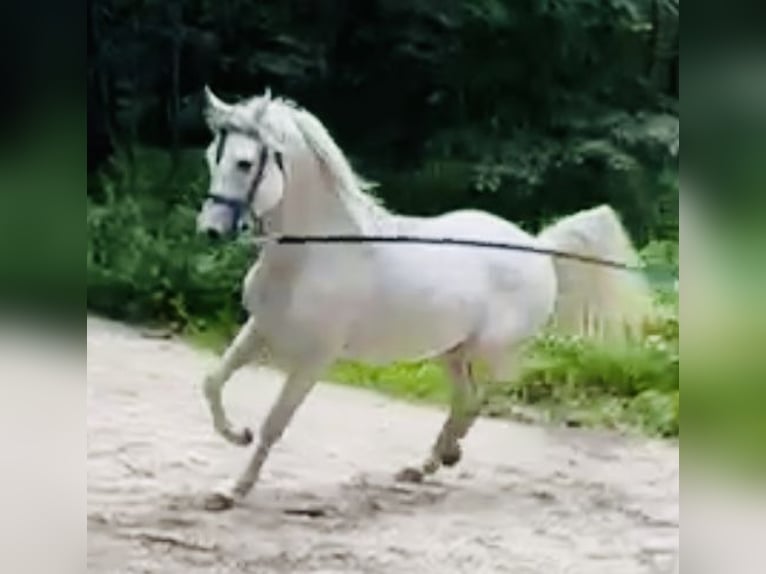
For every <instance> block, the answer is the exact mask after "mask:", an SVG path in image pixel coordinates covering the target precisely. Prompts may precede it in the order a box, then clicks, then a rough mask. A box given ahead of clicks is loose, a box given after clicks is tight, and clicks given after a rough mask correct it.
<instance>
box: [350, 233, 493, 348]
mask: <svg viewBox="0 0 766 574" xmlns="http://www.w3.org/2000/svg"><path fill="white" fill-rule="evenodd" d="M410 249H411V251H410V253H409V254H408V257H407V259H408V261H407V263H409V264H402V262H401V261H397V262H396V263H394V262H392V261H389V262H387V263H391V265H389V266H388V267H381V269H384V271H383V272H382V273H381V275H380V277H379V278H378V281H377V282H376V288H375V290H374V292H373V293H374V294H373V296H372V297H371V298H370V299H369V302H368V304H367V305H364V306H363V308H362V309H361V312H360V313H359V314H358V315H357V317H356V320H355V321H354V322H353V323H352V325H351V328H350V330H349V333H348V337H347V339H346V344H345V346H344V349H343V355H344V357H346V358H353V359H358V360H364V361H373V362H389V361H394V360H418V359H423V358H427V357H432V356H435V355H439V354H442V353H444V352H446V351H448V350H449V349H451V348H454V347H455V346H457V345H459V344H460V343H461V342H463V341H465V340H466V339H467V338H468V337H469V336H470V334H471V333H472V331H473V330H474V329H475V327H476V325H477V324H478V323H479V322H480V320H481V318H482V316H483V313H484V310H485V309H486V301H487V298H488V296H489V293H488V291H487V289H486V285H484V283H483V281H482V280H481V279H482V275H481V273H477V272H473V271H474V270H472V269H471V268H472V267H474V265H471V264H467V265H466V262H465V261H462V258H461V262H462V263H463V265H462V266H461V265H460V264H459V263H460V262H458V261H451V259H452V258H451V257H449V256H447V257H441V258H439V260H438V261H434V257H433V251H432V250H431V252H430V253H429V252H428V248H425V249H424V250H423V251H424V252H425V253H424V256H422V257H418V256H417V255H418V254H417V253H415V251H417V250H420V248H410Z"/></svg>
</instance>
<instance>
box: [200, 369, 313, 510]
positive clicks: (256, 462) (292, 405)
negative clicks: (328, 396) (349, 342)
mask: <svg viewBox="0 0 766 574" xmlns="http://www.w3.org/2000/svg"><path fill="white" fill-rule="evenodd" d="M316 377H317V371H316V370H314V369H311V370H302V371H298V372H294V373H292V374H290V375H289V376H288V377H287V379H286V380H285V383H284V385H283V386H282V390H281V392H280V394H279V397H278V398H277V400H276V402H275V403H274V405H273V406H272V407H271V411H269V415H268V416H267V417H266V420H265V421H264V422H263V424H262V425H261V430H260V441H259V443H258V447H257V448H256V450H255V452H254V453H253V456H252V458H251V459H250V461H249V462H248V464H247V466H246V467H245V469H244V471H243V472H242V473H241V474H240V476H239V477H238V478H237V479H236V480H235V481H234V482H233V484H231V485H224V486H223V487H222V488H219V489H218V490H216V491H214V492H213V493H212V494H211V495H210V496H209V497H208V498H207V500H206V501H205V508H206V509H207V510H211V511H218V510H226V509H228V508H231V507H232V506H233V505H234V504H235V503H236V502H237V501H239V500H242V499H243V498H244V497H245V496H247V494H248V493H249V492H250V491H251V490H252V488H253V486H254V485H255V483H256V481H257V480H258V476H259V475H260V472H261V468H262V467H263V464H264V463H265V462H266V458H267V457H268V455H269V452H270V451H271V448H272V447H273V446H274V445H275V444H276V443H277V441H278V440H279V439H280V438H281V437H282V434H283V433H284V431H285V429H286V428H287V425H288V424H289V422H290V420H291V419H292V417H293V415H294V414H295V411H296V410H297V409H298V407H299V406H300V405H301V403H303V401H304V399H305V398H306V396H307V395H308V393H309V391H310V390H311V389H312V388H313V387H314V384H315V383H316Z"/></svg>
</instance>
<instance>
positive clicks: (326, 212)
mask: <svg viewBox="0 0 766 574" xmlns="http://www.w3.org/2000/svg"><path fill="white" fill-rule="evenodd" d="M296 167H298V168H299V169H295V170H293V172H292V173H291V176H290V178H289V182H288V186H287V188H286V189H285V197H284V200H283V201H282V203H281V205H280V206H279V207H278V208H277V210H275V211H276V213H275V214H274V217H273V218H271V225H270V229H269V231H270V232H272V233H279V234H284V235H362V234H365V233H374V232H380V231H381V230H383V229H385V228H386V227H387V225H388V222H389V220H390V219H391V215H390V214H389V213H388V212H387V211H386V210H385V209H383V208H382V207H380V206H378V205H376V204H374V203H373V202H372V201H371V200H368V199H367V198H365V197H364V196H361V195H359V196H355V195H353V194H350V193H349V194H347V195H343V192H341V191H338V190H335V189H333V188H332V187H331V186H332V182H331V180H330V178H329V177H328V176H327V174H326V173H325V172H324V171H323V170H322V168H321V167H320V165H319V164H318V162H317V161H316V160H315V159H314V158H307V161H304V162H302V164H299V165H298V166H296Z"/></svg>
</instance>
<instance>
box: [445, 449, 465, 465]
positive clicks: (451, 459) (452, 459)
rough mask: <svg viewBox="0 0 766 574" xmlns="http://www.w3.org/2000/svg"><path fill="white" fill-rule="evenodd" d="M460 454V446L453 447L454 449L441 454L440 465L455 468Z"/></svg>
mask: <svg viewBox="0 0 766 574" xmlns="http://www.w3.org/2000/svg"><path fill="white" fill-rule="evenodd" d="M462 454H463V453H462V451H461V450H460V446H458V445H455V447H454V448H453V449H452V450H449V451H447V452H444V453H442V455H441V461H442V464H443V465H444V466H455V465H456V464H457V463H458V462H460V457H461V456H462Z"/></svg>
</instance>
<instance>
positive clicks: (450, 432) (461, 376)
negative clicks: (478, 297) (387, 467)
mask: <svg viewBox="0 0 766 574" xmlns="http://www.w3.org/2000/svg"><path fill="white" fill-rule="evenodd" d="M442 360H443V362H444V364H445V367H446V370H447V372H448V373H449V375H450V379H451V382H452V399H451V404H450V412H449V415H448V416H447V419H446V420H445V421H444V424H443V426H442V428H441V430H440V431H439V434H438V436H437V437H436V441H435V442H434V445H433V447H432V449H431V453H430V455H429V456H428V458H427V459H426V460H425V462H424V463H423V464H421V465H420V466H419V467H407V468H404V469H403V470H402V471H400V472H399V473H398V474H397V479H399V480H402V481H407V482H420V481H422V480H423V478H424V476H426V475H430V474H433V473H435V472H436V471H437V470H439V468H440V467H441V466H442V465H443V466H454V465H456V464H457V463H458V462H459V461H460V458H461V454H462V453H461V449H460V441H461V440H462V439H463V438H464V437H465V436H466V434H467V433H468V431H469V429H470V428H471V426H472V425H473V423H474V421H475V420H476V418H477V417H478V415H479V412H480V410H481V399H480V396H479V389H478V388H477V386H476V383H475V381H474V377H473V373H472V370H471V364H470V359H469V357H468V356H467V354H466V353H465V351H464V349H463V348H462V347H461V348H459V349H457V350H455V351H452V352H450V353H448V354H447V355H445V356H444V357H443V359H442Z"/></svg>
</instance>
